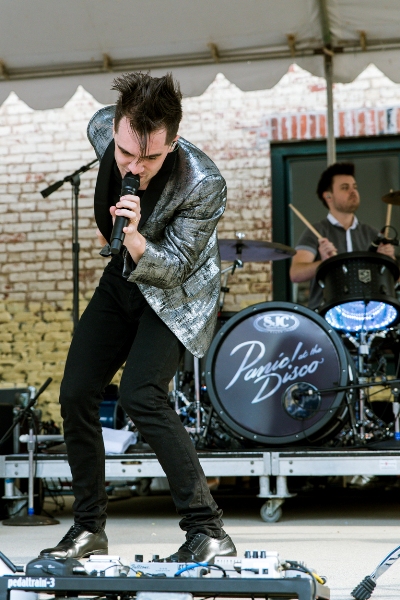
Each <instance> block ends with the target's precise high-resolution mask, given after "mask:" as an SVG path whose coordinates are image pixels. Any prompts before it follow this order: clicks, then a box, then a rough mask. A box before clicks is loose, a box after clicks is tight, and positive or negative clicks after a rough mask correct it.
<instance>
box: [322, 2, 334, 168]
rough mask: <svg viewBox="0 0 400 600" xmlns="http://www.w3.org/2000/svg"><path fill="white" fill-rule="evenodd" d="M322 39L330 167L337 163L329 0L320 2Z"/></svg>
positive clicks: (327, 151)
mask: <svg viewBox="0 0 400 600" xmlns="http://www.w3.org/2000/svg"><path fill="white" fill-rule="evenodd" d="M318 4H319V15H320V23H321V32H322V39H323V42H324V68H325V79H326V128H327V136H326V154H327V163H328V166H329V165H332V164H333V163H334V162H336V140H335V128H334V121H333V119H334V113H333V57H334V53H333V51H332V34H331V24H330V22H329V12H328V5H327V0H318Z"/></svg>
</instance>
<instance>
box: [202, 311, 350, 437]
mask: <svg viewBox="0 0 400 600" xmlns="http://www.w3.org/2000/svg"><path fill="white" fill-rule="evenodd" d="M353 379H354V369H353V367H352V366H351V359H350V358H349V356H348V353H347V352H346V350H345V348H344V346H343V344H342V341H341V339H340V337H339V335H338V334H337V333H336V332H335V331H334V329H333V328H332V327H330V326H329V325H328V323H327V322H326V321H324V319H322V317H320V316H319V315H317V314H316V313H315V312H313V311H311V310H309V309H308V308H305V307H302V306H298V305H295V304H292V303H287V302H265V303H262V304H256V305H255V306H250V307H249V308H247V309H245V310H243V311H241V312H239V313H237V314H236V315H235V316H234V317H232V318H231V319H230V320H229V321H228V322H227V323H225V325H224V326H223V327H222V328H221V329H220V331H219V332H218V333H217V335H216V336H215V338H214V340H213V342H212V344H211V347H210V350H209V352H208V354H207V361H206V384H207V391H208V394H209V397H210V401H211V403H212V405H213V407H214V409H215V410H216V412H217V414H218V416H219V417H220V419H221V420H222V421H223V422H224V423H226V424H227V425H228V426H229V427H230V428H231V429H232V430H233V431H235V432H236V433H238V434H240V435H242V436H243V437H245V438H247V439H249V440H252V441H255V442H258V443H263V444H266V445H271V446H279V445H282V444H296V443H303V444H304V443H310V442H314V443H315V442H322V441H324V440H326V439H327V438H329V436H332V435H334V433H336V432H338V431H339V430H340V429H341V428H342V427H343V425H344V422H345V420H346V418H347V406H346V404H345V402H344V400H345V392H329V393H324V394H319V392H318V390H321V389H325V388H335V387H337V386H344V385H347V384H348V382H349V381H351V380H353Z"/></svg>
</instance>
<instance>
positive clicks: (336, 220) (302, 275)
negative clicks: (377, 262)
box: [290, 163, 395, 310]
mask: <svg viewBox="0 0 400 600" xmlns="http://www.w3.org/2000/svg"><path fill="white" fill-rule="evenodd" d="M354 172H355V169H354V165H353V163H335V164H333V165H331V166H330V167H328V168H327V169H326V170H325V171H324V172H323V173H322V175H321V177H320V180H319V182H318V186H317V196H318V198H319V199H320V200H321V202H322V203H323V204H324V206H326V208H328V209H329V213H328V215H327V217H326V218H325V219H323V220H322V221H320V222H319V223H315V225H314V227H315V229H316V230H317V231H318V232H319V233H320V234H321V235H322V236H323V237H322V239H320V240H319V242H318V240H317V238H316V236H315V235H314V234H313V233H312V232H311V231H310V230H309V229H307V230H305V231H304V232H303V233H302V235H301V236H300V239H299V241H298V243H297V245H296V251H297V252H296V254H295V255H294V257H293V259H292V265H291V268H290V279H291V280H292V281H293V282H294V283H300V282H302V281H310V280H311V283H310V296H309V301H308V307H309V308H311V309H312V310H314V309H315V308H317V307H318V306H319V305H320V304H321V301H322V288H321V287H320V286H319V285H318V283H317V281H316V280H315V273H316V271H317V268H318V267H319V265H320V264H321V262H322V261H324V260H326V259H327V258H330V257H331V256H335V255H336V254H341V253H342V252H353V251H367V250H368V249H369V247H370V245H371V243H372V242H373V241H374V240H376V238H377V236H378V233H379V232H378V229H376V228H375V227H370V226H369V225H365V224H362V223H360V222H359V221H358V219H357V217H356V215H355V212H356V210H357V208H358V207H359V205H360V194H359V192H358V189H357V182H356V180H355V177H354ZM376 251H377V252H379V253H381V254H385V255H386V256H390V257H391V258H395V254H394V247H393V246H392V245H391V244H379V245H378V247H377V249H376Z"/></svg>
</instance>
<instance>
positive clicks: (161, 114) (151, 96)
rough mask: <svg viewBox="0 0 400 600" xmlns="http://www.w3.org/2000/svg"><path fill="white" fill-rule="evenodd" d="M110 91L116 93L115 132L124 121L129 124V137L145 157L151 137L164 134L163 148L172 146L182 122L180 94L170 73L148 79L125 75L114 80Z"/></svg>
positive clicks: (141, 75)
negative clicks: (164, 142)
mask: <svg viewBox="0 0 400 600" xmlns="http://www.w3.org/2000/svg"><path fill="white" fill-rule="evenodd" d="M111 89H112V90H116V91H117V92H119V95H118V100H117V103H116V107H115V119H114V128H115V131H117V130H118V125H119V123H120V121H121V119H122V118H123V117H126V118H127V119H128V120H129V124H130V128H131V130H132V133H133V134H134V135H135V136H136V138H137V141H138V143H139V146H140V153H141V155H142V156H145V154H146V150H147V146H148V143H149V136H150V134H152V133H154V132H155V131H159V130H160V129H165V131H166V144H171V143H172V141H173V139H174V137H175V136H176V134H177V132H178V127H179V123H180V121H181V119H182V103H181V101H182V94H181V91H180V88H179V83H178V82H177V81H174V80H173V78H172V74H171V73H167V75H164V76H163V77H151V76H150V75H149V74H148V73H125V74H124V75H121V76H120V77H116V78H115V79H114V81H113V85H112V88H111Z"/></svg>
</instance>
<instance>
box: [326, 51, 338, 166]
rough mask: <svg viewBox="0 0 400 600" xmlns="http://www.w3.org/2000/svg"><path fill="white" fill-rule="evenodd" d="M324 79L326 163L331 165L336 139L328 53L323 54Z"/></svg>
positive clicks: (334, 155)
mask: <svg viewBox="0 0 400 600" xmlns="http://www.w3.org/2000/svg"><path fill="white" fill-rule="evenodd" d="M324 67H325V79H326V127H327V136H326V153H327V163H328V167H329V165H332V164H333V163H335V162H336V139H335V127H334V112H333V91H332V89H333V57H332V56H330V54H325V56H324Z"/></svg>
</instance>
